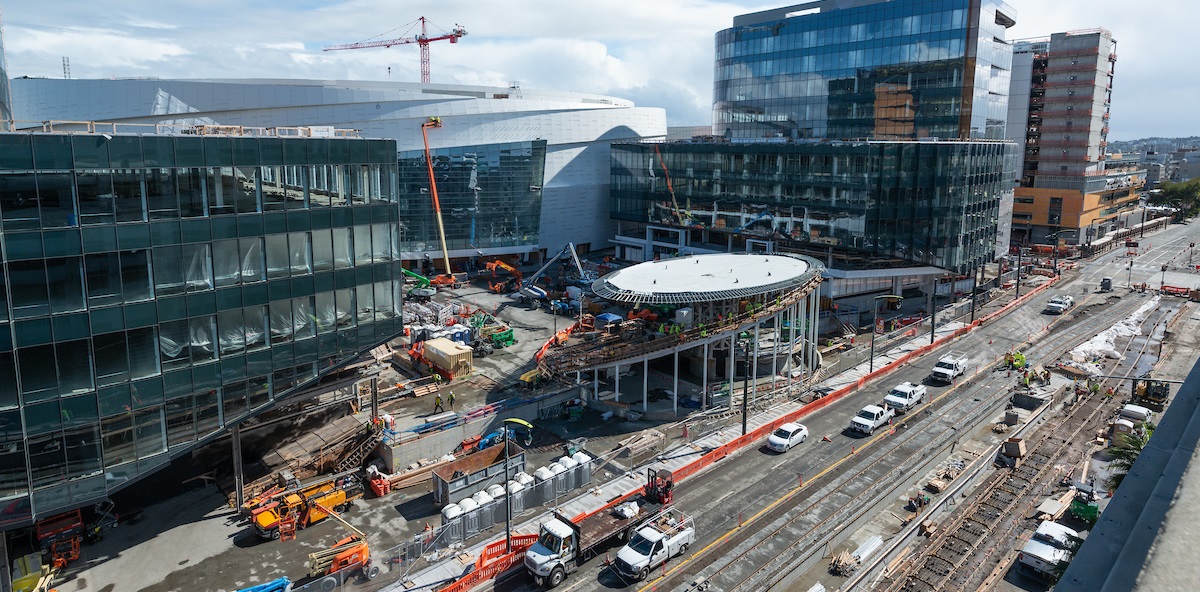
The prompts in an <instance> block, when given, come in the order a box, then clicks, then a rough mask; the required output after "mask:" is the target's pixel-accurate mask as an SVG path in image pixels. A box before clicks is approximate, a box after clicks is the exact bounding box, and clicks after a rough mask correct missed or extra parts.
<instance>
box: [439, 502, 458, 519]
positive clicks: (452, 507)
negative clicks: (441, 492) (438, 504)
mask: <svg viewBox="0 0 1200 592" xmlns="http://www.w3.org/2000/svg"><path fill="white" fill-rule="evenodd" d="M462 515H463V509H462V507H461V506H459V505H458V504H446V507H444V508H442V518H444V519H446V520H454V519H455V518H458V517H459V516H462Z"/></svg>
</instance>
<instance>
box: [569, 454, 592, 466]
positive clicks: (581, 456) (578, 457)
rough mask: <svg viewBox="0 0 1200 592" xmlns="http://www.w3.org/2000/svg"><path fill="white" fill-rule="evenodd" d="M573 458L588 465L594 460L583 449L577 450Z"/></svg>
mask: <svg viewBox="0 0 1200 592" xmlns="http://www.w3.org/2000/svg"><path fill="white" fill-rule="evenodd" d="M571 459H572V460H574V461H575V462H576V463H578V464H581V465H586V464H588V463H590V462H592V457H590V456H588V455H587V453H586V452H583V451H580V452H576V453H575V454H574V455H573V456H572V457H571Z"/></svg>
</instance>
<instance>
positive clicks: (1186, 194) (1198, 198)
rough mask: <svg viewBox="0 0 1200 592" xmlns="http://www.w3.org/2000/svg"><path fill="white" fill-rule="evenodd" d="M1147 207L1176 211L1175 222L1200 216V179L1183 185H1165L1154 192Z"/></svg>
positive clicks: (1185, 182) (1147, 201)
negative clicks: (1161, 207)
mask: <svg viewBox="0 0 1200 592" xmlns="http://www.w3.org/2000/svg"><path fill="white" fill-rule="evenodd" d="M1146 204H1147V205H1151V206H1164V207H1168V208H1172V209H1174V210H1175V220H1176V221H1181V220H1186V219H1188V218H1193V217H1195V216H1196V215H1197V214H1200V178H1196V179H1192V180H1190V181H1184V182H1183V183H1171V182H1167V183H1165V184H1164V185H1163V186H1162V188H1161V189H1160V190H1159V191H1158V192H1157V193H1154V192H1152V193H1151V194H1150V197H1149V198H1148V199H1147V200H1146Z"/></svg>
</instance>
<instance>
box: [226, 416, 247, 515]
mask: <svg viewBox="0 0 1200 592" xmlns="http://www.w3.org/2000/svg"><path fill="white" fill-rule="evenodd" d="M229 435H230V438H229V439H230V441H232V442H233V491H234V500H236V503H237V507H238V508H239V511H240V508H241V507H242V505H243V504H245V503H246V483H245V476H243V475H242V424H240V423H235V424H233V427H232V428H231V429H230V430H229Z"/></svg>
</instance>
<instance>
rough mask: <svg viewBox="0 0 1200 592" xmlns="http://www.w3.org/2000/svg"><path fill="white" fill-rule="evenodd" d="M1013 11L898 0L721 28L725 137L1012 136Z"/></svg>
mask: <svg viewBox="0 0 1200 592" xmlns="http://www.w3.org/2000/svg"><path fill="white" fill-rule="evenodd" d="M1008 14H1012V12H1011V10H1010V9H1008V8H1007V7H1006V6H1005V5H1004V4H1003V3H1002V2H999V1H996V0H896V1H893V2H877V3H869V4H864V5H860V6H854V7H848V8H840V9H835V10H829V9H827V8H826V9H822V11H821V12H820V13H815V14H807V15H802V16H797V17H792V18H782V19H778V20H769V21H764V22H761V23H755V24H753V25H744V26H737V27H733V28H730V29H726V30H723V31H720V32H719V33H717V35H716V61H715V70H714V89H713V97H714V107H713V133H714V134H717V135H723V136H725V137H726V138H729V139H763V138H785V139H804V138H913V139H915V138H925V137H941V138H966V137H974V138H988V139H1003V138H1004V129H1003V128H1004V122H1005V120H1006V118H1007V113H1006V109H1007V105H1008V102H1007V101H1008V99H1007V92H1008V82H1009V70H1010V69H1011V61H1012V48H1011V46H1010V45H1009V44H1008V43H1006V42H1004V41H1003V39H1004V33H1005V29H1006V28H1007V27H1008V26H1011V24H1012V22H1011V20H1010V18H1009V17H1008V16H1007V15H1008Z"/></svg>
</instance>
